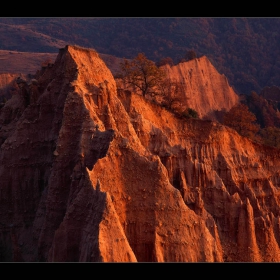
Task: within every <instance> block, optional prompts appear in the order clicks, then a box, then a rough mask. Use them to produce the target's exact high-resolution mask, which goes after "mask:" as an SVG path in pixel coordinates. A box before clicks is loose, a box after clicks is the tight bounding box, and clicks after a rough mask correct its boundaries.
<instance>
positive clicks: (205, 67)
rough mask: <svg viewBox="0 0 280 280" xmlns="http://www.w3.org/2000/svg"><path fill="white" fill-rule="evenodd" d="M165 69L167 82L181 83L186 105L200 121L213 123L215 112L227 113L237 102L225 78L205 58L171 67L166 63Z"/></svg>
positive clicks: (236, 97)
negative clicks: (207, 120)
mask: <svg viewBox="0 0 280 280" xmlns="http://www.w3.org/2000/svg"><path fill="white" fill-rule="evenodd" d="M164 69H165V71H166V72H167V75H168V77H169V78H170V79H172V80H174V81H177V82H180V83H182V85H183V88H184V89H185V90H184V96H183V98H184V99H185V101H186V104H187V105H188V107H190V108H192V109H194V110H196V111H197V112H198V113H199V115H200V117H201V118H203V117H206V118H208V119H213V120H216V115H215V111H222V110H224V111H228V110H229V109H230V108H232V107H233V106H234V105H235V104H237V103H238V101H239V97H238V95H237V94H236V93H235V92H234V90H233V88H232V87H231V86H230V85H229V84H228V80H227V78H226V76H225V75H222V74H220V73H219V72H218V71H217V70H216V68H215V67H214V66H213V65H212V63H211V62H210V61H209V59H208V58H207V57H206V56H202V57H200V58H195V59H192V60H190V61H187V62H182V63H179V64H177V65H174V66H170V65H169V64H166V65H165V66H164Z"/></svg>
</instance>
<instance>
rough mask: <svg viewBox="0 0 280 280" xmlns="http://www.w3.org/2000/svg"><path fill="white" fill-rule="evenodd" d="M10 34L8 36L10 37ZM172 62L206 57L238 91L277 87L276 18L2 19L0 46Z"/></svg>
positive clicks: (279, 32) (279, 24)
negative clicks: (84, 50)
mask: <svg viewBox="0 0 280 280" xmlns="http://www.w3.org/2000/svg"><path fill="white" fill-rule="evenodd" d="M11 35H12V36H11ZM68 43H69V44H76V45H79V46H83V47H88V48H94V49H95V50H96V51H98V52H99V53H104V54H109V55H112V56H116V57H120V58H123V57H125V58H133V57H135V56H136V55H137V54H138V53H139V52H144V53H145V55H146V56H147V57H148V58H149V59H151V60H153V61H155V62H157V61H159V60H160V59H161V58H164V57H171V58H172V59H173V60H174V62H175V63H178V62H179V61H180V60H181V59H182V58H184V56H185V54H186V51H188V50H194V51H195V52H196V54H197V56H198V57H200V56H203V55H205V56H207V57H208V58H209V60H210V61H211V63H213V65H214V67H215V68H216V69H217V70H218V71H219V73H221V74H224V75H225V76H226V77H227V78H228V80H229V83H230V84H231V85H233V87H234V90H235V91H236V92H237V93H240V94H250V92H251V91H252V90H254V91H256V92H258V93H259V92H260V91H261V89H262V88H264V87H266V86H274V85H275V86H280V18H94V17H93V18H1V19H0V49H5V50H12V51H21V52H22V51H24V52H41V53H44V52H51V53H57V49H58V48H60V47H64V46H65V44H68Z"/></svg>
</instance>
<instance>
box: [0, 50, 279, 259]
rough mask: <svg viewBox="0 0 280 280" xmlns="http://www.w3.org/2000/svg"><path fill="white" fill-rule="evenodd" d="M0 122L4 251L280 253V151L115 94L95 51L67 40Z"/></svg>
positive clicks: (0, 239) (180, 255)
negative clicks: (65, 44) (52, 61)
mask: <svg viewBox="0 0 280 280" xmlns="http://www.w3.org/2000/svg"><path fill="white" fill-rule="evenodd" d="M201 59H202V61H203V60H205V61H204V63H205V64H209V62H207V61H208V60H207V59H206V58H201ZM197 61H198V60H195V61H193V62H192V61H190V62H188V63H194V64H197V63H198V62H197ZM178 67H181V66H178ZM201 67H202V66H201ZM207 67H212V66H211V65H210V66H207ZM178 69H179V68H178ZM199 69H200V68H199ZM203 69H204V70H205V69H206V66H205V68H203ZM205 71H206V70H205ZM212 72H213V73H214V70H213V71H212ZM209 73H210V70H209ZM204 74H205V73H204ZM204 81H205V82H207V80H206V78H204ZM211 82H213V81H211V79H209V81H208V83H211ZM213 83H214V82H213ZM220 83H222V82H220ZM215 85H216V87H217V88H218V82H215ZM197 92H198V91H197ZM221 92H224V94H225V95H226V94H227V93H226V92H225V91H223V90H222V89H221ZM205 94H206V93H205ZM228 94H229V95H230V94H231V93H230V92H229V93H228ZM233 96H234V95H233ZM27 97H28V98H27ZM225 100H229V98H228V99H227V98H226V97H225ZM220 102H222V101H220ZM235 102H236V101H235ZM194 104H195V103H194ZM213 104H214V103H213ZM232 104H234V102H233V99H232V103H226V104H224V106H221V107H222V108H229V107H230V106H231V105H232ZM211 106H214V105H211ZM215 106H216V105H215ZM217 106H218V105H217ZM227 106H228V107H227ZM194 108H195V107H194ZM213 108H217V107H213ZM195 109H196V110H198V109H199V107H197V108H195ZM201 110H202V107H201ZM201 112H202V111H200V113H201ZM0 126H1V130H0V137H1V139H2V142H1V149H0V182H1V184H0V209H1V215H0V233H1V234H0V248H1V250H0V258H1V261H13V262H16V261H23V262H30V261H34V262H38V261H39V262H224V261H234V262H240V261H243V262H255V261H269V262H276V261H280V256H279V241H280V234H279V190H278V189H279V182H280V178H279V170H280V154H279V151H278V150H276V149H273V148H268V147H265V146H261V145H256V144H254V143H252V142H251V141H250V140H249V139H247V138H243V137H241V136H240V135H238V134H237V133H236V132H235V131H233V130H231V129H229V128H227V127H225V126H222V125H221V124H219V123H217V122H214V121H210V120H208V121H206V120H199V119H189V120H186V119H182V118H177V117H176V116H175V115H174V114H173V113H172V112H170V111H167V110H165V109H164V108H162V107H161V106H159V105H156V104H154V103H152V102H150V101H149V100H147V99H145V98H143V97H142V96H141V95H138V94H134V93H131V92H128V91H118V92H117V88H116V82H115V80H114V78H113V76H112V73H111V71H110V70H109V69H108V68H107V66H106V65H105V63H104V62H103V60H102V59H101V58H100V57H99V55H98V53H97V52H95V51H94V50H91V49H84V48H81V47H78V46H66V47H65V48H63V49H60V51H59V53H58V56H57V58H56V60H55V62H54V64H51V65H49V66H48V67H47V68H46V69H44V70H42V71H41V72H39V73H38V75H37V77H36V79H34V80H33V81H32V82H27V83H23V84H21V87H20V92H19V94H16V95H14V96H13V97H12V98H11V99H10V100H8V101H7V102H6V104H5V106H4V107H3V108H2V109H1V111H0Z"/></svg>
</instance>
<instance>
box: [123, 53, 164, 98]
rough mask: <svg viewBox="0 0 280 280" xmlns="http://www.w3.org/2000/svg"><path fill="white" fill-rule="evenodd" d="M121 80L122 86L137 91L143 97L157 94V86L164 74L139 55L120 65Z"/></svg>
mask: <svg viewBox="0 0 280 280" xmlns="http://www.w3.org/2000/svg"><path fill="white" fill-rule="evenodd" d="M120 66H121V72H122V73H121V78H122V80H123V82H124V84H125V85H126V84H127V85H129V86H132V87H133V88H136V89H139V90H140V91H141V93H142V94H143V96H144V97H145V96H146V95H147V94H150V95H151V96H153V95H156V94H158V88H159V84H160V83H161V82H162V80H163V79H164V77H165V72H164V71H163V70H162V69H160V68H158V67H157V66H156V64H155V63H154V62H153V61H151V60H149V59H147V58H146V56H145V55H144V54H143V53H139V54H138V55H137V56H136V57H135V58H134V59H132V60H127V59H124V62H122V63H121V65H120Z"/></svg>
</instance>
